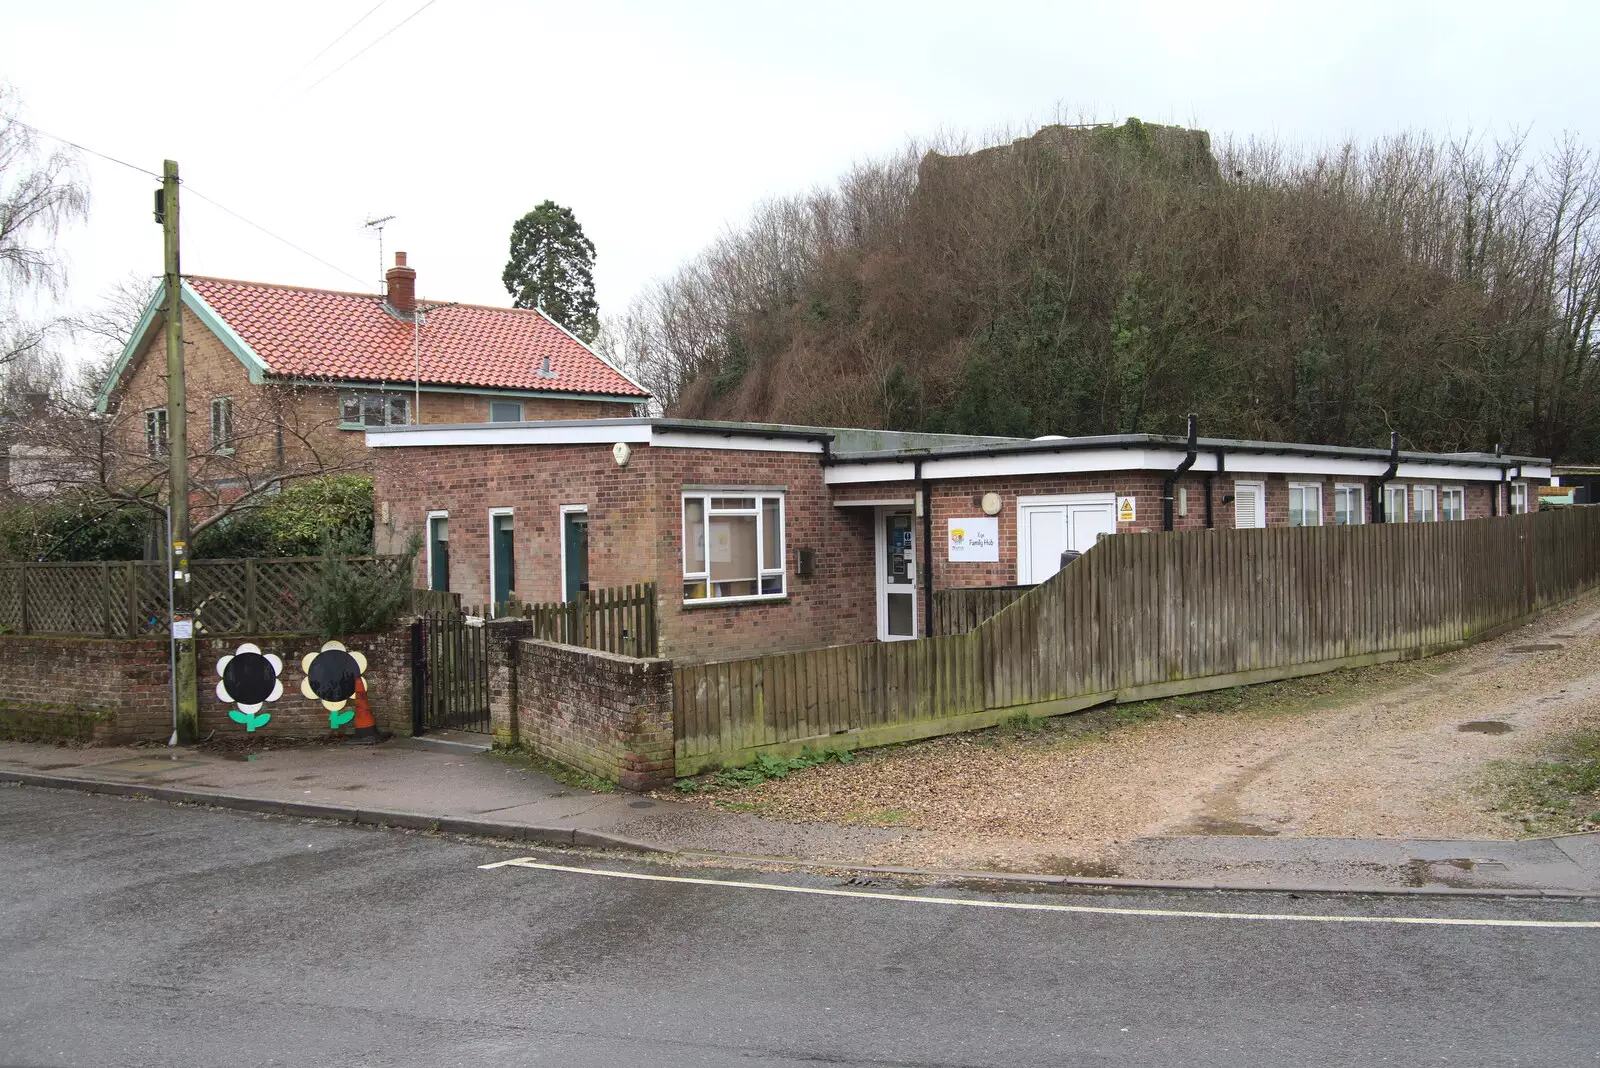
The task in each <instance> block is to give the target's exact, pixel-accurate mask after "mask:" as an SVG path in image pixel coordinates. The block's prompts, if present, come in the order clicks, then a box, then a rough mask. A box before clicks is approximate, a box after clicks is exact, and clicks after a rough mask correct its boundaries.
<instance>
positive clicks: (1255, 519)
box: [1233, 480, 1267, 529]
mask: <svg viewBox="0 0 1600 1068" xmlns="http://www.w3.org/2000/svg"><path fill="white" fill-rule="evenodd" d="M1233 525H1234V526H1235V527H1238V528H1240V529H1245V528H1252V529H1253V528H1256V527H1264V526H1266V525H1267V484H1266V483H1265V482H1242V481H1238V480H1235V481H1234V483H1233Z"/></svg>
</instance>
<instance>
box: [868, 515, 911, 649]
mask: <svg viewBox="0 0 1600 1068" xmlns="http://www.w3.org/2000/svg"><path fill="white" fill-rule="evenodd" d="M913 529H914V528H913V526H912V521H911V513H910V512H888V511H880V512H879V513H878V637H879V639H880V640H882V641H886V642H892V641H904V640H906V639H907V638H915V637H916V636H917V562H916V535H915V534H914V533H913Z"/></svg>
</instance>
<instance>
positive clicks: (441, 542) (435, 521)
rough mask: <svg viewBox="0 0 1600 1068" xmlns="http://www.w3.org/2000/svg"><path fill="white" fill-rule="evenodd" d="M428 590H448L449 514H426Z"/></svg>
mask: <svg viewBox="0 0 1600 1068" xmlns="http://www.w3.org/2000/svg"><path fill="white" fill-rule="evenodd" d="M427 550H428V589H430V590H448V589H449V588H450V513H449V512H429V513H428V545H427Z"/></svg>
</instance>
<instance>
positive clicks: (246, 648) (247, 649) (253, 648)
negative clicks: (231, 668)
mask: <svg viewBox="0 0 1600 1068" xmlns="http://www.w3.org/2000/svg"><path fill="white" fill-rule="evenodd" d="M260 651H261V646H259V645H257V644H255V643H254V642H245V643H244V644H242V645H240V646H239V648H237V649H235V650H234V652H236V653H259V652H260Z"/></svg>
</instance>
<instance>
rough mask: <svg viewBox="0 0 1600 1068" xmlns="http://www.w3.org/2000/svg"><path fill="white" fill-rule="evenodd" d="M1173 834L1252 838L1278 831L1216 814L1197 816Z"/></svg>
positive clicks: (1274, 833)
mask: <svg viewBox="0 0 1600 1068" xmlns="http://www.w3.org/2000/svg"><path fill="white" fill-rule="evenodd" d="M1172 833H1173V834H1195V835H1219V836H1221V835H1234V836H1240V837H1250V838H1271V837H1273V836H1275V835H1276V834H1277V833H1278V832H1277V831H1275V830H1272V829H1271V828H1270V827H1260V826H1257V825H1256V824H1254V823H1246V822H1245V821H1244V820H1224V819H1218V818H1217V817H1215V816H1197V817H1195V818H1194V819H1193V820H1191V821H1190V822H1188V823H1186V824H1184V825H1183V826H1182V827H1179V828H1178V829H1177V830H1175V831H1173V832H1172Z"/></svg>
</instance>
